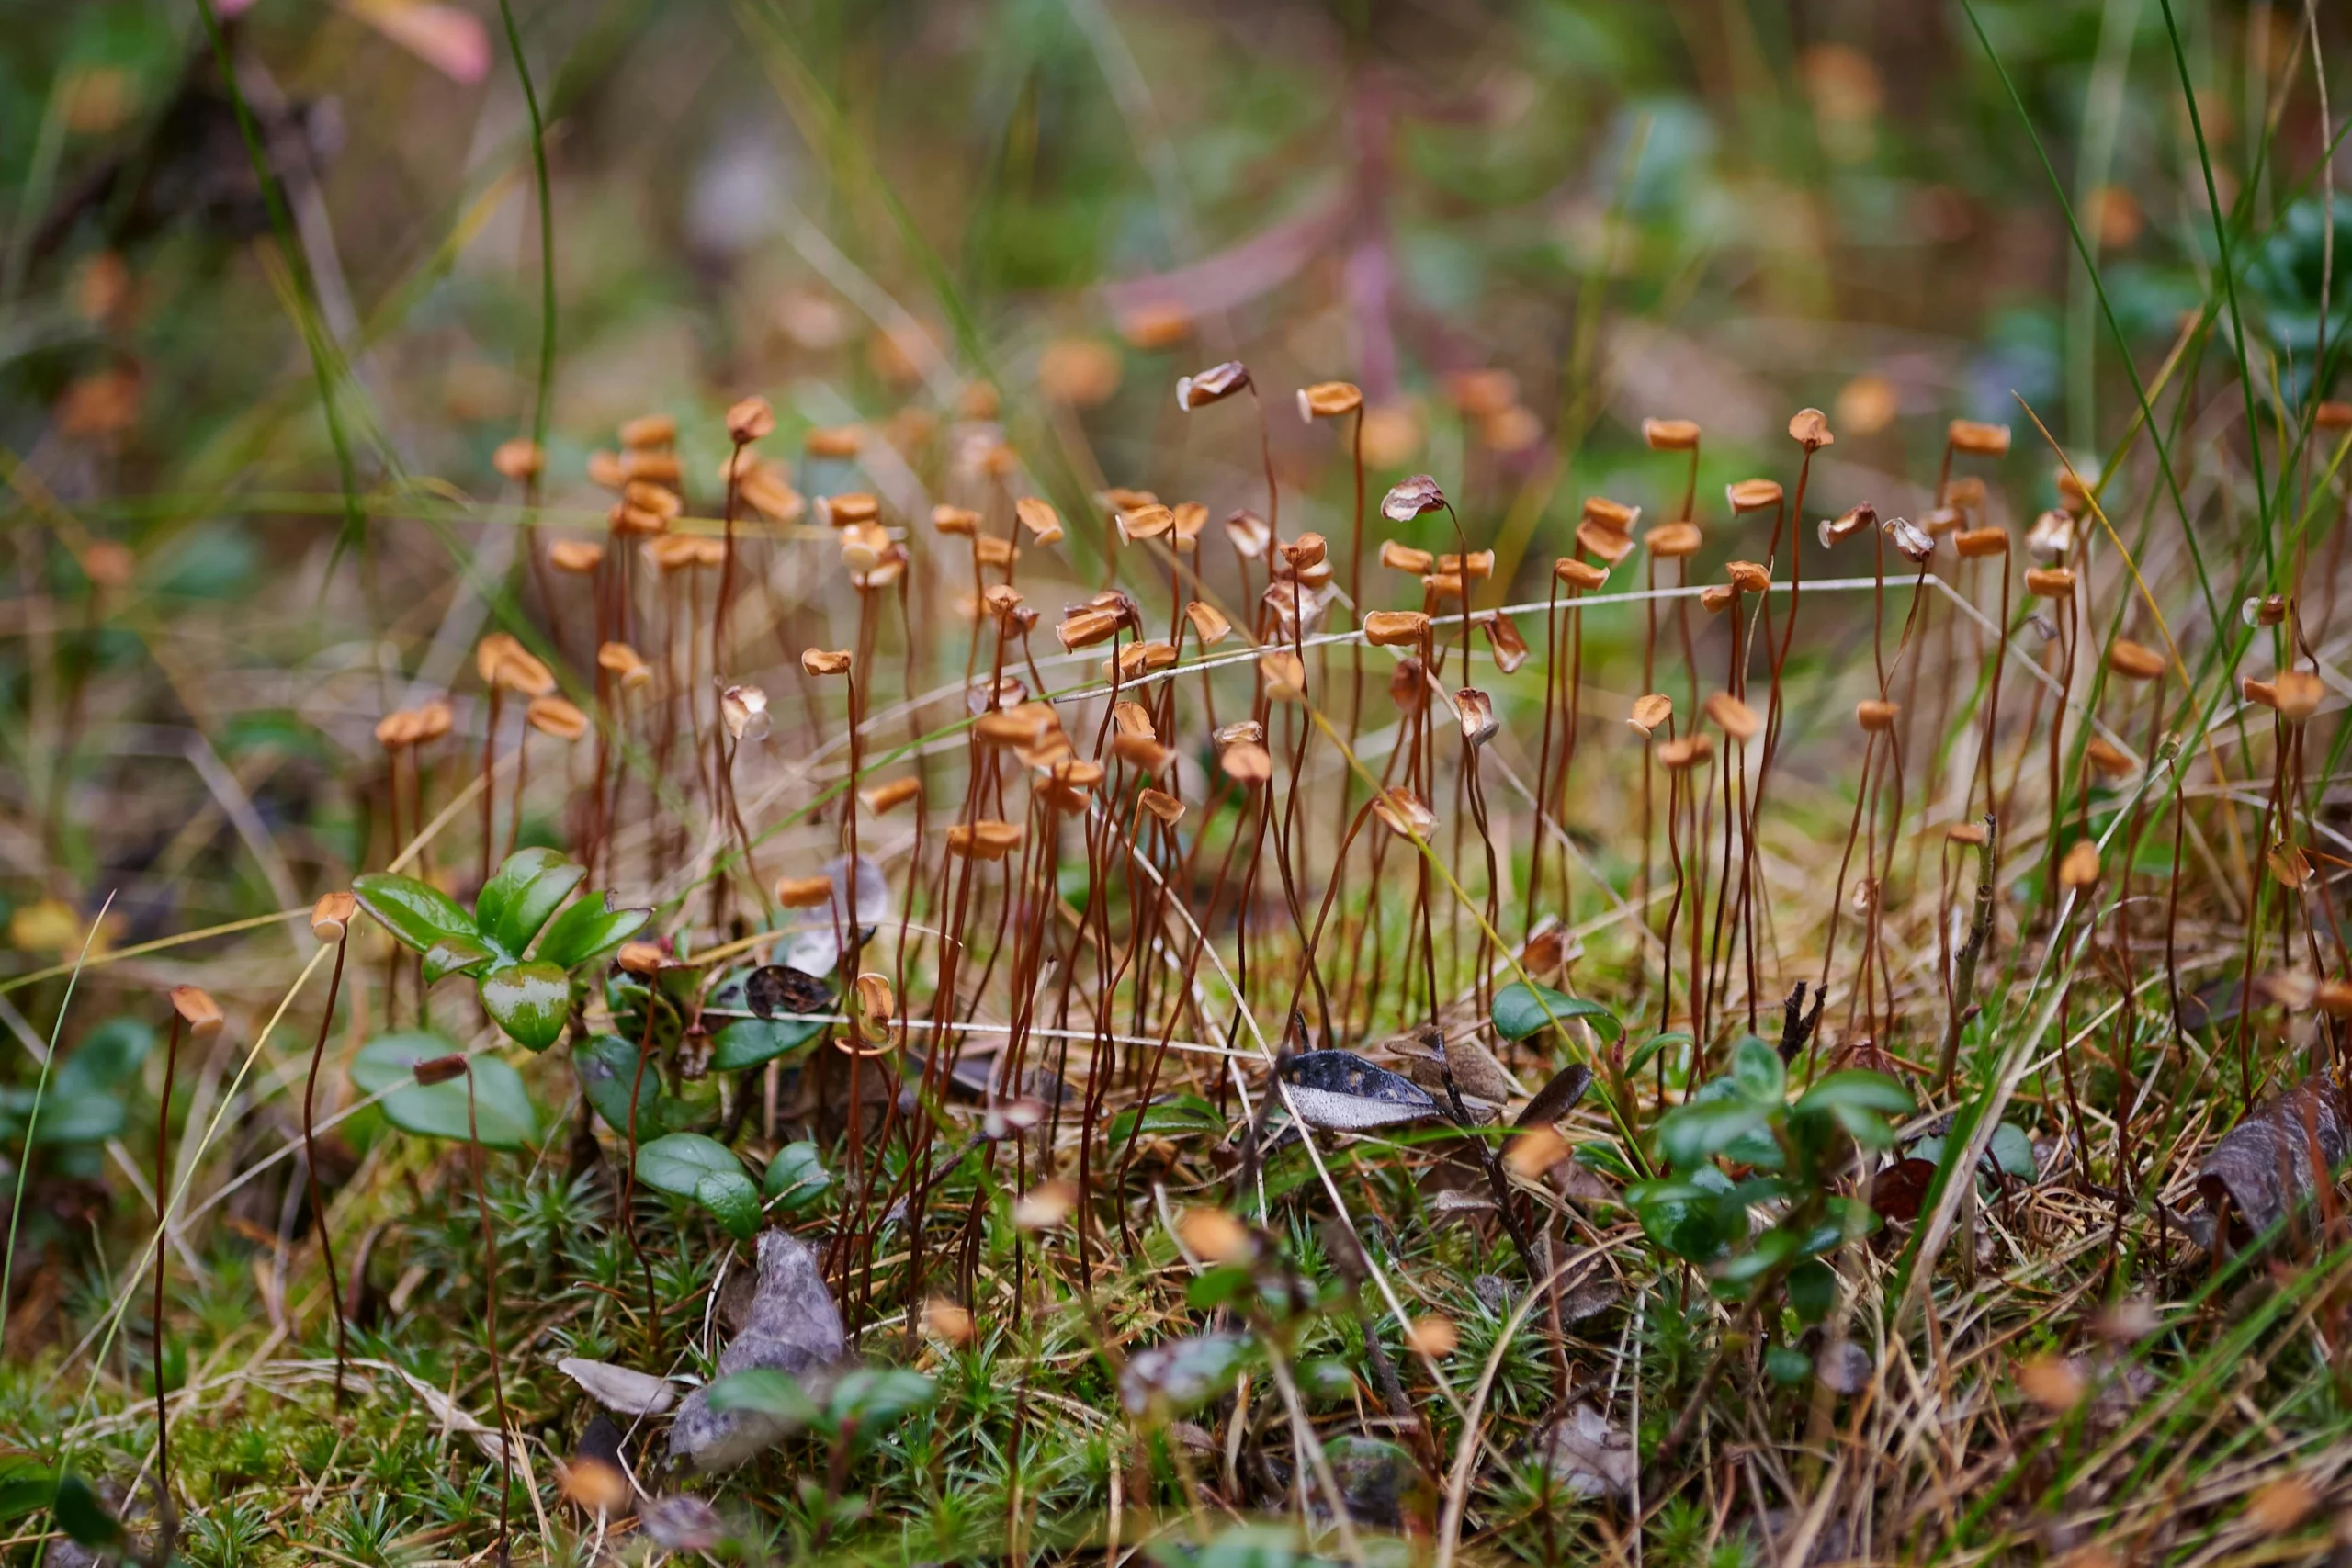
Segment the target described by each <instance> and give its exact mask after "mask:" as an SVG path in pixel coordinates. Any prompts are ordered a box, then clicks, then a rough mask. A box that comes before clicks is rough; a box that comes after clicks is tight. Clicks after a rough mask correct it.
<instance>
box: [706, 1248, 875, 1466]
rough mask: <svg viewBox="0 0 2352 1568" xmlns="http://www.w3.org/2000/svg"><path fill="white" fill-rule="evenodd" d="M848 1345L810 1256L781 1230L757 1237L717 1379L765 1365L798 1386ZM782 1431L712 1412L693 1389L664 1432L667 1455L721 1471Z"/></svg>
mask: <svg viewBox="0 0 2352 1568" xmlns="http://www.w3.org/2000/svg"><path fill="white" fill-rule="evenodd" d="M847 1346H848V1337H847V1335H845V1334H844V1333H843V1332H842V1314H841V1311H840V1309H839V1308H838V1307H836V1306H835V1305H834V1304H833V1297H832V1292H831V1291H829V1290H827V1289H826V1288H825V1276H824V1274H823V1272H822V1271H821V1270H820V1268H819V1267H818V1262H817V1255H816V1254H815V1253H814V1252H812V1251H810V1250H809V1248H808V1247H806V1246H804V1245H803V1244H802V1243H800V1242H799V1241H797V1240H796V1239H795V1238H794V1237H792V1236H790V1235H786V1234H785V1233H784V1232H783V1231H779V1230H768V1231H762V1232H761V1233H760V1263H759V1283H758V1284H757V1285H756V1286H754V1287H753V1288H752V1300H751V1304H750V1306H749V1307H748V1308H747V1309H746V1311H745V1312H744V1314H743V1326H742V1327H741V1329H739V1330H738V1331H737V1332H736V1335H735V1337H734V1338H733V1339H731V1340H729V1342H728V1345H727V1348H726V1349H724V1350H722V1351H720V1352H719V1355H718V1374H719V1377H721V1378H724V1377H726V1376H728V1375H729V1374H730V1373H734V1372H740V1371H746V1370H748V1369H750V1368H752V1367H771V1368H774V1369H775V1370H776V1371H782V1372H786V1373H789V1374H790V1375H791V1376H793V1377H796V1378H800V1379H802V1380H803V1381H804V1382H808V1381H810V1375H811V1374H815V1373H818V1372H820V1371H823V1370H825V1369H828V1368H830V1367H831V1366H832V1365H833V1364H834V1363H835V1362H837V1361H839V1360H840V1359H842V1353H843V1351H844V1350H845V1349H846V1348H847ZM784 1435H785V1429H784V1427H782V1426H781V1425H780V1424H779V1423H777V1422H775V1420H773V1419H771V1418H769V1417H768V1416H764V1415H763V1414H762V1413H761V1412H759V1411H756V1410H714V1409H713V1408H711V1404H710V1399H709V1391H708V1390H707V1389H699V1388H698V1389H696V1390H695V1392H694V1393H690V1394H688V1395H687V1396H686V1399H685V1402H684V1404H680V1405H679V1406H678V1417H677V1419H676V1420H675V1421H673V1423H671V1427H670V1454H671V1457H672V1458H673V1459H677V1460H682V1461H685V1462H687V1463H689V1464H692V1465H693V1466H695V1468H696V1469H697V1470H706V1471H709V1470H728V1469H732V1468H733V1467H735V1466H736V1465H740V1464H741V1463H743V1462H744V1461H747V1460H750V1459H752V1458H753V1457H755V1456H756V1455H758V1454H759V1453H761V1452H763V1450H766V1449H767V1448H769V1447H770V1446H772V1445H773V1444H775V1442H776V1441H778V1440H779V1439H780V1438H783V1437H784Z"/></svg>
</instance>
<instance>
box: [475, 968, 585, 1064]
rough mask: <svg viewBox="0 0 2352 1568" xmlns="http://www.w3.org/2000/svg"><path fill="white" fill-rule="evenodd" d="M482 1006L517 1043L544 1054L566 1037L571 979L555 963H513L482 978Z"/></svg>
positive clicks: (569, 1011)
mask: <svg viewBox="0 0 2352 1568" xmlns="http://www.w3.org/2000/svg"><path fill="white" fill-rule="evenodd" d="M481 1005H482V1007H483V1009H484V1010H486V1011H487V1012H488V1013H489V1014H490V1016H491V1017H492V1019H493V1020H495V1021H496V1022H497V1024H498V1027H499V1028H501V1029H503V1030H504V1031H505V1032H506V1033H507V1035H508V1037H509V1038H510V1039H512V1040H513V1041H514V1042H515V1043H516V1044H518V1045H526V1046H528V1047H529V1048H530V1049H532V1050H534V1051H544V1050H546V1049H547V1048H548V1046H550V1045H552V1044H554V1043H556V1042H557V1041H559V1040H560V1039H562V1038H563V1025H564V1021H565V1020H566V1019H568V1018H569V1017H570V1016H571V976H567V975H566V974H565V973H564V972H563V971H562V970H561V969H560V968H559V967H557V966H556V965H555V964H508V965H507V966H506V967H504V968H503V969H493V970H492V971H491V972H490V973H489V974H487V975H485V976H482V977H481Z"/></svg>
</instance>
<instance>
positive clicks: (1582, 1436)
mask: <svg viewBox="0 0 2352 1568" xmlns="http://www.w3.org/2000/svg"><path fill="white" fill-rule="evenodd" d="M1542 1457H1543V1461H1544V1464H1545V1465H1546V1466H1547V1467H1548V1468H1549V1469H1550V1470H1551V1472H1552V1473H1553V1474H1554V1475H1555V1476H1557V1477H1558V1478H1559V1481H1560V1484H1561V1485H1563V1486H1565V1487H1566V1488H1567V1489H1568V1490H1569V1491H1570V1492H1572V1493H1574V1494H1576V1495H1577V1496H1579V1497H1617V1498H1630V1497H1631V1496H1633V1495H1634V1439H1633V1437H1632V1435H1631V1434H1629V1433H1627V1432H1626V1431H1625V1430H1624V1429H1623V1427H1616V1426H1613V1425H1611V1423H1610V1421H1609V1419H1608V1417H1606V1416H1602V1415H1601V1414H1600V1412H1599V1411H1598V1410H1595V1409H1594V1408H1593V1407H1592V1406H1591V1405H1589V1404H1578V1405H1577V1407H1576V1408H1575V1409H1573V1410H1571V1411H1569V1412H1568V1413H1567V1415H1566V1416H1563V1417H1561V1419H1560V1421H1559V1422H1558V1424H1557V1425H1555V1427H1553V1428H1552V1430H1551V1433H1550V1434H1549V1436H1548V1437H1547V1438H1545V1439H1544V1446H1543V1455H1542Z"/></svg>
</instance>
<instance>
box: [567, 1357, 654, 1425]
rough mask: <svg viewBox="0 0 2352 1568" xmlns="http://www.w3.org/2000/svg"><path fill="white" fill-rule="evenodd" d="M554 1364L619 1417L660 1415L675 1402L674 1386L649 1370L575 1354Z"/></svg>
mask: <svg viewBox="0 0 2352 1568" xmlns="http://www.w3.org/2000/svg"><path fill="white" fill-rule="evenodd" d="M555 1367H556V1371H560V1372H561V1373H562V1374H563V1375H564V1376H565V1377H568V1378H570V1379H571V1381H572V1382H576V1383H578V1384H579V1385H580V1386H581V1387H582V1388H583V1389H585V1390H587V1392H588V1397H589V1398H591V1399H593V1400H594V1401H595V1402H596V1403H597V1404H601V1405H603V1406H604V1407H605V1409H607V1410H611V1411H616V1412H617V1413H618V1414H620V1415H623V1416H660V1415H662V1414H663V1413H664V1412H665V1411H667V1410H668V1409H669V1408H670V1407H671V1406H672V1405H673V1404H677V1403H678V1391H677V1389H676V1387H675V1386H674V1385H673V1384H672V1383H671V1382H670V1381H669V1380H668V1379H666V1378H657V1377H655V1376H653V1375H652V1374H651V1373H650V1372H640V1371H636V1370H635V1369H633V1368H629V1367H616V1366H615V1365H613V1364H612V1363H611V1362H610V1361H591V1360H586V1359H582V1358H581V1357H578V1356H566V1357H564V1358H563V1359H561V1360H560V1361H558V1362H557V1363H556V1364H555Z"/></svg>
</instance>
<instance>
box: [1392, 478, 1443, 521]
mask: <svg viewBox="0 0 2352 1568" xmlns="http://www.w3.org/2000/svg"><path fill="white" fill-rule="evenodd" d="M1444 504H1445V492H1444V491H1442V490H1440V489H1438V485H1437V480H1435V479H1431V478H1430V476H1429V475H1427V474H1415V475H1414V476H1413V477H1412V478H1411V479H1407V480H1405V481H1404V482H1402V483H1401V484H1398V485H1397V486H1396V487H1395V488H1394V489H1392V490H1391V491H1389V492H1388V493H1387V494H1386V495H1385V496H1383V497H1381V499H1380V514H1381V515H1382V516H1383V517H1385V518H1387V519H1388V521H1390V522H1391V523H1410V522H1411V521H1412V520H1413V519H1414V518H1416V517H1419V516H1420V515H1421V514H1422V513H1425V512H1435V511H1437V510H1438V509H1439V508H1440V507H1442V506H1443V505H1444Z"/></svg>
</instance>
